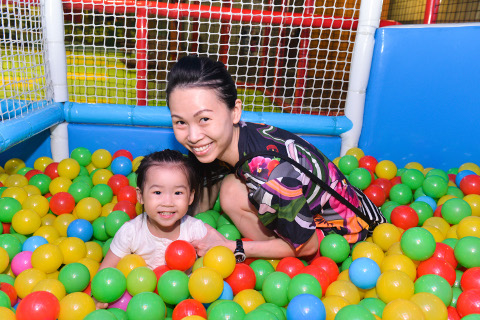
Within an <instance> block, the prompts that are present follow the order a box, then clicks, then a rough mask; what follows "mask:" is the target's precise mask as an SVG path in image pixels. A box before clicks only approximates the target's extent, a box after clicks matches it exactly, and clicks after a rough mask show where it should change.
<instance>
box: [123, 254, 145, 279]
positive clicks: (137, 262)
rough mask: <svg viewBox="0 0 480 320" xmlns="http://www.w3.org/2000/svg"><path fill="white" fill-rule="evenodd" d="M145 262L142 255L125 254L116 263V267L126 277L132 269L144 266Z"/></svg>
mask: <svg viewBox="0 0 480 320" xmlns="http://www.w3.org/2000/svg"><path fill="white" fill-rule="evenodd" d="M146 266H147V263H146V262H145V259H143V257H142V256H140V255H138V254H133V253H132V254H127V255H126V256H124V257H122V258H121V259H120V261H119V262H118V263H117V269H118V270H120V271H121V272H122V273H123V275H124V276H125V278H127V277H128V275H129V274H130V272H132V270H133V269H135V268H138V267H146Z"/></svg>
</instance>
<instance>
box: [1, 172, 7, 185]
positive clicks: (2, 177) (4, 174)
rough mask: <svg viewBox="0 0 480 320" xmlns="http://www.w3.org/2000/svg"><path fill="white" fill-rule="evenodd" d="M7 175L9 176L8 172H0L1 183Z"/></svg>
mask: <svg viewBox="0 0 480 320" xmlns="http://www.w3.org/2000/svg"><path fill="white" fill-rule="evenodd" d="M8 177H9V175H8V174H6V173H0V182H1V183H4V182H5V180H7V178H8Z"/></svg>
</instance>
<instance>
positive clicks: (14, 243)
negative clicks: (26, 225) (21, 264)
mask: <svg viewBox="0 0 480 320" xmlns="http://www.w3.org/2000/svg"><path fill="white" fill-rule="evenodd" d="M0 248H3V249H5V250H6V251H7V253H8V258H9V259H10V261H11V260H12V259H13V257H15V256H16V255H17V254H18V253H19V252H20V251H22V243H21V242H20V240H19V239H18V238H17V237H15V236H13V235H11V234H2V235H0Z"/></svg>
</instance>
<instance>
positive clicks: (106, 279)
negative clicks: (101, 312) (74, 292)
mask: <svg viewBox="0 0 480 320" xmlns="http://www.w3.org/2000/svg"><path fill="white" fill-rule="evenodd" d="M91 288H92V296H93V297H94V298H95V299H97V300H98V301H100V302H107V303H110V302H113V301H115V300H117V299H118V298H120V297H121V296H122V295H123V293H124V292H125V290H126V289H127V279H126V278H125V276H124V275H123V273H122V272H121V271H120V270H118V269H116V268H105V269H102V270H100V271H98V272H97V274H96V275H95V276H94V277H93V279H92V283H91Z"/></svg>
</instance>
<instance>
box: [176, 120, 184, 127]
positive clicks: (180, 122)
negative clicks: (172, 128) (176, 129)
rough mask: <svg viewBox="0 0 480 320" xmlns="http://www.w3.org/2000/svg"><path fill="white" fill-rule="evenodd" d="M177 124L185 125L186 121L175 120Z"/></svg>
mask: <svg viewBox="0 0 480 320" xmlns="http://www.w3.org/2000/svg"><path fill="white" fill-rule="evenodd" d="M175 124H177V125H179V126H181V125H184V124H185V121H181V120H179V121H177V122H175Z"/></svg>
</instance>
